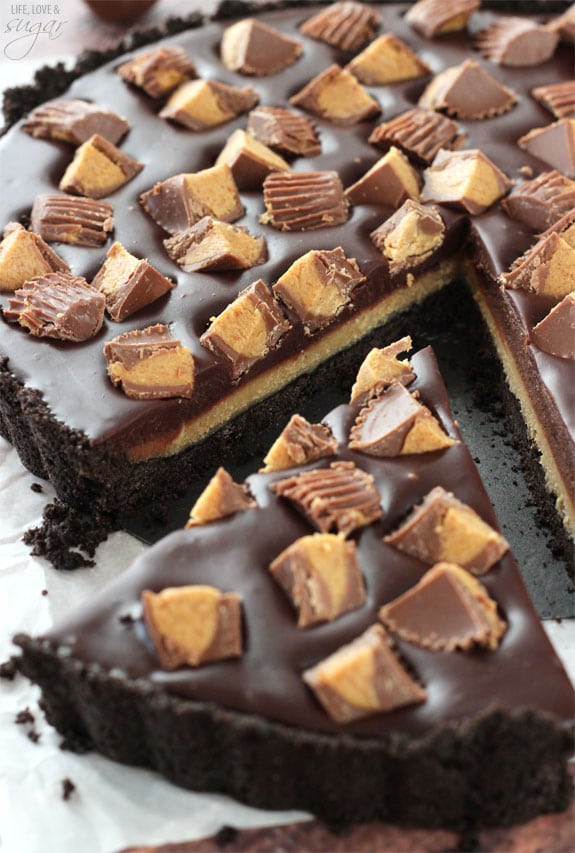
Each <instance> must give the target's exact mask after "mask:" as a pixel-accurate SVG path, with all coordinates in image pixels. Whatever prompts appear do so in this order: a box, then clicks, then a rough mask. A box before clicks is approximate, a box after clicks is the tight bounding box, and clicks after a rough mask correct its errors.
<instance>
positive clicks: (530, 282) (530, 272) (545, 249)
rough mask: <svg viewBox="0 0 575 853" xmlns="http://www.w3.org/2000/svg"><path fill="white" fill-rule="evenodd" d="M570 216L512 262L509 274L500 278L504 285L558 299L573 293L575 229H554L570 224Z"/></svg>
mask: <svg viewBox="0 0 575 853" xmlns="http://www.w3.org/2000/svg"><path fill="white" fill-rule="evenodd" d="M566 217H569V214H566ZM566 217H562V218H561V219H560V220H558V222H557V223H555V225H554V226H552V227H551V228H550V229H548V230H547V231H545V232H544V234H542V235H541V237H540V238H539V240H538V241H537V242H536V243H535V245H534V246H532V247H531V248H530V249H528V250H527V252H526V253H525V254H524V255H521V256H520V257H519V258H517V259H516V260H515V261H514V262H513V263H512V265H511V267H510V268H509V272H507V273H503V275H502V276H500V282H501V284H503V285H504V286H505V287H511V288H513V289H520V290H530V291H532V292H534V293H541V294H546V295H548V296H554V297H556V298H557V299H562V298H563V296H566V295H567V294H568V293H570V292H571V291H572V290H573V270H574V269H575V234H574V233H573V232H575V227H574V225H573V224H571V227H570V229H567V228H566V230H565V232H562V231H560V230H559V229H557V230H554V229H555V228H556V227H557V226H558V225H559V224H560V223H561V222H564V221H567V222H568V221H569V220H568V219H567V220H566ZM568 230H570V231H571V236H569V234H568Z"/></svg>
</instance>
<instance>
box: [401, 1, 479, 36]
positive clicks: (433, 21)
mask: <svg viewBox="0 0 575 853" xmlns="http://www.w3.org/2000/svg"><path fill="white" fill-rule="evenodd" d="M479 4H480V0H418V2H417V3H414V4H413V6H411V7H410V8H409V9H408V10H407V14H406V15H405V19H406V20H407V21H409V23H410V24H411V26H412V27H413V28H414V29H416V30H417V31H418V32H419V33H421V34H422V35H423V36H425V38H434V37H435V36H440V35H443V34H444V33H451V32H456V31H457V30H463V29H465V27H466V26H467V22H468V20H469V18H470V17H471V15H472V13H473V12H475V10H476V9H479Z"/></svg>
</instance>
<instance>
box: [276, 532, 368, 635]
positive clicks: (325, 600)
mask: <svg viewBox="0 0 575 853" xmlns="http://www.w3.org/2000/svg"><path fill="white" fill-rule="evenodd" d="M269 568H270V572H271V573H272V575H273V576H274V578H275V579H276V580H277V582H278V583H279V584H280V586H281V587H282V588H283V589H284V590H285V592H286V593H287V595H288V597H289V599H290V600H291V602H292V604H293V606H294V607H295V609H296V611H297V614H298V623H297V624H298V628H309V627H310V626H312V625H317V624H318V623H320V622H332V621H333V620H334V619H337V618H338V617H339V616H341V615H342V614H343V613H347V612H348V611H349V610H356V609H357V608H358V607H361V606H362V605H363V604H364V603H365V584H364V581H363V576H362V574H361V571H360V568H359V563H358V560H357V553H356V547H355V542H347V541H346V540H345V539H344V538H343V536H336V535H335V534H333V533H315V534H314V535H313V536H302V537H301V539H297V540H296V541H295V542H294V543H293V544H292V545H290V546H289V547H288V548H286V549H285V550H284V551H282V553H281V554H279V556H277V557H276V558H275V560H274V561H273V562H272V563H271V564H270V567H269Z"/></svg>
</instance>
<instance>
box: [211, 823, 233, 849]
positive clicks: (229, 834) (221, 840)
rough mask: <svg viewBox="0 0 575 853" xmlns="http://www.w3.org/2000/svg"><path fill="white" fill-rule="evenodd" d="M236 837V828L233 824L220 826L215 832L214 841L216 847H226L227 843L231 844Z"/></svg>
mask: <svg viewBox="0 0 575 853" xmlns="http://www.w3.org/2000/svg"><path fill="white" fill-rule="evenodd" d="M237 837H238V830H237V829H236V828H235V827H234V826H222V828H221V829H219V830H218V831H217V832H216V835H215V842H216V844H217V845H218V847H220V848H221V847H227V845H228V844H231V843H232V842H234V841H235V840H236V838H237Z"/></svg>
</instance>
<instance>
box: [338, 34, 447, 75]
mask: <svg viewBox="0 0 575 853" xmlns="http://www.w3.org/2000/svg"><path fill="white" fill-rule="evenodd" d="M345 67H346V69H347V70H348V71H351V73H352V74H353V76H354V77H357V79H358V80H359V82H360V83H363V84H364V85H366V86H384V85H387V84H389V83H400V82H402V81H404V80H414V79H416V78H417V77H424V76H425V75H426V74H431V69H430V68H429V66H428V65H426V63H425V62H423V61H422V60H421V59H419V57H418V56H417V55H416V54H415V53H414V52H413V51H412V50H411V48H409V47H408V46H407V45H406V44H405V42H403V41H402V40H401V39H399V38H397V36H395V35H393V33H385V35H382V36H379V37H378V38H376V39H374V41H372V42H371V44H368V46H367V47H366V48H364V50H362V52H361V53H360V54H358V55H357V56H355V57H354V58H353V59H352V60H351V62H348V64H347V65H346V66H345Z"/></svg>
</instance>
